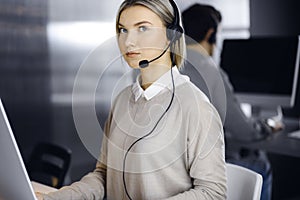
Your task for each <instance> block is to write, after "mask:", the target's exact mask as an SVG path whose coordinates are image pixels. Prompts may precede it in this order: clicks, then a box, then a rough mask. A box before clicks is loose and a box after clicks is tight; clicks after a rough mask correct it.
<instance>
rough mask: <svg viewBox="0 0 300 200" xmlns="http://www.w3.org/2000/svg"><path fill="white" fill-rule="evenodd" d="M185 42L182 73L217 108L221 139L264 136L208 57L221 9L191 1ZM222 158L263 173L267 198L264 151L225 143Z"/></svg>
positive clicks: (267, 166) (244, 139)
mask: <svg viewBox="0 0 300 200" xmlns="http://www.w3.org/2000/svg"><path fill="white" fill-rule="evenodd" d="M182 20H183V26H184V30H185V34H186V36H187V37H186V42H187V61H186V65H185V67H184V69H183V70H182V73H183V74H186V75H188V76H189V77H190V79H191V81H192V82H193V83H194V84H195V85H196V86H197V87H198V88H199V89H200V90H202V91H203V92H204V93H205V94H206V95H207V96H208V98H209V99H210V100H211V102H212V104H213V105H214V106H215V108H216V109H217V110H218V112H219V114H220V117H221V119H222V121H223V123H224V130H225V139H226V140H227V141H228V140H235V141H239V142H253V141H255V140H260V139H264V138H265V137H266V135H267V131H265V129H264V128H263V127H264V126H262V123H260V122H259V121H255V120H253V119H251V118H247V117H246V116H245V114H244V112H243V111H242V110H241V107H240V104H239V102H238V101H237V99H236V97H235V95H234V91H233V88H232V85H231V83H230V81H229V79H228V77H227V75H226V74H225V72H224V71H223V70H222V69H221V68H220V67H218V66H217V65H216V64H215V62H214V61H213V59H212V55H213V53H214V49H215V47H216V36H217V31H218V27H219V24H220V23H221V21H222V16H221V13H220V12H219V11H218V10H216V9H215V8H214V7H212V6H209V5H202V4H194V5H192V6H190V7H189V8H187V9H186V10H185V11H184V12H183V13H182ZM225 153H226V161H227V162H230V163H233V164H237V165H241V166H244V167H246V168H249V169H251V170H254V171H256V172H258V173H259V174H261V175H262V176H263V179H264V182H263V188H262V195H261V199H262V200H270V199H271V190H272V172H271V166H270V162H269V160H268V158H267V155H266V153H265V152H263V151H260V150H249V149H244V148H239V147H234V146H231V145H226V152H225Z"/></svg>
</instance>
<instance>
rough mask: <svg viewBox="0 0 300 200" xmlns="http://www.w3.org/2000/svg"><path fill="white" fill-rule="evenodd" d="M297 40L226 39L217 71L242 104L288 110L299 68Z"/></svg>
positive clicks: (292, 101)
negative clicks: (227, 80)
mask: <svg viewBox="0 0 300 200" xmlns="http://www.w3.org/2000/svg"><path fill="white" fill-rule="evenodd" d="M299 45H300V43H299V37H298V36H295V37H276V38H274V37H273V38H269V37H268V38H249V39H226V40H224V42H223V49H222V53H221V61H220V66H221V68H222V69H223V70H224V71H225V72H226V73H227V74H228V77H229V79H230V81H231V83H232V85H233V88H234V91H235V93H236V94H237V98H238V99H239V100H240V101H241V102H242V103H249V104H251V105H254V106H261V107H278V106H282V107H291V106H293V104H294V101H295V93H296V86H297V80H298V68H299V54H300V48H299Z"/></svg>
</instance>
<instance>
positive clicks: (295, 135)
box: [288, 130, 300, 139]
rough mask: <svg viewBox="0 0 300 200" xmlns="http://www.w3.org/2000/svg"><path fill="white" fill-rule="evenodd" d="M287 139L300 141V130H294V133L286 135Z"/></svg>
mask: <svg viewBox="0 0 300 200" xmlns="http://www.w3.org/2000/svg"><path fill="white" fill-rule="evenodd" d="M288 137H290V138H296V139H300V130H296V131H293V132H290V133H288Z"/></svg>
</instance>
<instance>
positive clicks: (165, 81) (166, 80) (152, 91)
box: [132, 66, 180, 101]
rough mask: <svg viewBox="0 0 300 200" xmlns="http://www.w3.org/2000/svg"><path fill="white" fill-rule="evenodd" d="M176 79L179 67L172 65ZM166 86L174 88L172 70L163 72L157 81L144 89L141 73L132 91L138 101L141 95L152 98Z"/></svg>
mask: <svg viewBox="0 0 300 200" xmlns="http://www.w3.org/2000/svg"><path fill="white" fill-rule="evenodd" d="M172 72H173V78H174V81H175V80H176V78H177V77H178V76H180V73H179V71H178V68H177V67H176V66H175V67H172ZM165 88H170V89H171V88H172V78H171V76H170V70H169V71H167V72H166V73H165V74H163V75H162V76H161V77H160V78H159V79H158V80H157V81H155V82H154V83H152V84H151V85H150V86H149V87H148V88H147V89H146V90H144V89H143V88H142V86H141V84H140V75H139V76H138V77H137V78H136V82H135V83H134V84H133V86H132V92H133V94H134V97H135V101H137V100H138V99H139V98H140V97H145V98H146V99H147V100H150V99H152V98H153V97H155V96H156V95H157V94H158V93H160V92H161V91H162V90H163V89H165Z"/></svg>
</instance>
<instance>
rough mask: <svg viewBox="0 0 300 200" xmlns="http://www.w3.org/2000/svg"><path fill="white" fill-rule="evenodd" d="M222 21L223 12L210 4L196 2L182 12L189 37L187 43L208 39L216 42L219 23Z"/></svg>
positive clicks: (211, 42)
mask: <svg viewBox="0 0 300 200" xmlns="http://www.w3.org/2000/svg"><path fill="white" fill-rule="evenodd" d="M221 21H222V16H221V13H220V12H219V11H218V10H216V9H215V8H214V7H212V6H210V5H202V4H194V5H192V6H190V7H189V8H187V9H186V10H185V11H184V12H183V13H182V22H183V27H184V30H185V34H186V35H187V36H188V37H189V38H192V39H193V40H194V41H191V40H190V39H188V38H187V40H186V43H187V44H188V45H189V44H193V43H194V42H195V41H196V42H197V43H201V42H203V41H207V42H208V43H209V44H211V45H213V44H215V43H216V34H217V30H218V25H219V23H220V22H221Z"/></svg>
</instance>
